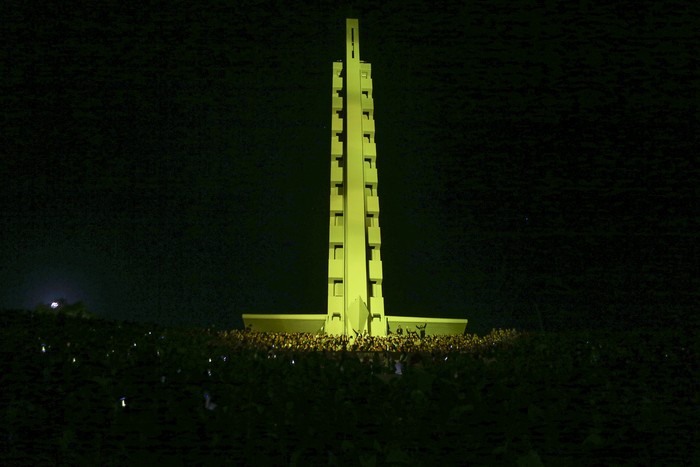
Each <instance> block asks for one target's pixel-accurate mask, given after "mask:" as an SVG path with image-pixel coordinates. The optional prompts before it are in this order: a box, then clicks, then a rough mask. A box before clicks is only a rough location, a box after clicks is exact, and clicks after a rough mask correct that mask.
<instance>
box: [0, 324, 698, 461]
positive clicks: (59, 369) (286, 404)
mask: <svg viewBox="0 0 700 467" xmlns="http://www.w3.org/2000/svg"><path fill="white" fill-rule="evenodd" d="M0 326H1V328H0V351H1V352H2V355H1V358H2V361H1V363H0V364H1V365H2V369H1V370H2V371H1V372H0V378H1V380H0V381H1V382H0V464H2V465H32V466H38V465H91V466H98V465H107V466H125V465H149V464H150V465H153V466H155V465H162V466H166V465H168V466H171V465H187V466H190V465H217V466H218V465H360V466H372V465H377V466H379V465H433V464H435V465H437V464H439V465H498V466H502V465H519V466H538V465H553V466H567V465H606V466H612V465H649V466H652V465H653V466H658V465H674V466H675V465H698V463H700V447H699V446H700V436H699V434H698V433H699V431H698V426H700V416H699V415H698V413H699V411H698V407H699V405H700V395H699V394H700V391H699V390H698V389H699V383H698V381H699V379H698V376H699V375H698V361H697V356H698V343H697V341H696V340H695V338H694V336H693V335H692V334H691V333H690V332H686V331H683V330H636V331H629V332H625V333H619V332H618V333H605V332H596V333H591V332H589V333H571V334H545V335H542V334H521V333H516V332H514V331H494V332H492V333H491V334H490V335H488V336H484V337H477V336H465V337H458V338H455V343H456V344H458V345H453V346H452V348H451V349H450V344H449V342H445V340H444V338H443V339H442V340H440V341H439V342H438V341H436V343H437V344H439V345H434V346H432V347H431V344H430V341H429V338H425V339H428V340H418V338H417V337H415V336H412V337H405V336H404V337H402V338H398V337H396V336H394V337H392V339H393V343H394V344H395V346H394V347H391V348H389V349H388V350H387V348H386V347H385V350H383V351H366V350H365V348H363V349H361V350H359V351H352V350H345V351H343V350H340V351H329V350H313V346H312V345H311V344H310V343H314V342H315V343H317V344H318V347H319V348H326V349H327V346H325V345H324V344H322V343H320V342H321V341H322V340H319V339H318V338H314V337H311V336H299V335H296V336H283V335H270V336H262V335H254V334H252V333H245V332H242V331H233V332H217V331H212V330H207V329H184V328H181V329H165V328H161V327H158V326H155V325H145V324H136V323H116V322H108V321H101V320H88V319H81V318H73V317H65V316H64V317H58V316H52V315H50V314H40V313H34V314H32V313H29V312H19V311H15V312H9V311H5V312H2V313H0ZM410 339H413V340H412V341H411V340H410ZM299 343H301V344H299ZM397 343H398V344H397ZM343 344H346V345H345V347H346V349H348V345H347V344H348V343H347V342H340V343H339V342H338V341H337V340H336V341H334V342H332V343H331V344H330V345H331V346H338V345H340V347H341V348H342V345H343ZM373 345H374V346H375V348H376V343H373ZM273 346H274V347H273ZM394 349H398V350H396V351H394ZM412 349H415V351H414V350H412ZM156 463H158V464H156Z"/></svg>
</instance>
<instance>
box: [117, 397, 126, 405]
mask: <svg viewBox="0 0 700 467" xmlns="http://www.w3.org/2000/svg"><path fill="white" fill-rule="evenodd" d="M119 400H120V401H121V403H122V407H126V397H121V398H119Z"/></svg>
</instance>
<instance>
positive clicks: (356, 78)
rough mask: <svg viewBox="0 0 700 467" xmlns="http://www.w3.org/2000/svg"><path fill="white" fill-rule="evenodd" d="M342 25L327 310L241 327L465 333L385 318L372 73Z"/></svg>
mask: <svg viewBox="0 0 700 467" xmlns="http://www.w3.org/2000/svg"><path fill="white" fill-rule="evenodd" d="M345 24H346V31H345V44H346V46H345V61H342V62H334V63H333V77H332V104H331V107H332V112H331V122H332V123H331V164H330V166H331V183H330V226H329V235H328V309H327V312H326V314H322V313H320V312H321V310H311V311H315V313H311V314H243V322H244V324H245V326H246V327H247V328H248V329H250V330H251V331H259V332H266V331H274V332H309V333H325V334H334V335H348V336H354V335H355V333H358V334H361V333H367V334H369V335H372V336H385V335H386V334H387V332H395V331H396V330H397V329H399V327H401V328H402V329H404V330H406V332H418V331H420V334H421V335H436V334H440V335H445V334H463V333H464V330H465V328H466V326H467V320H466V319H453V318H433V317H414V316H402V315H394V314H392V315H385V314H384V298H383V296H382V260H381V256H380V247H381V235H380V230H379V197H378V196H377V164H376V162H377V148H376V146H375V144H374V101H373V100H372V67H371V65H370V64H369V63H364V62H362V61H361V60H360V34H359V28H358V20H357V19H347V20H346V23H345ZM438 306H439V303H436V308H437V307H438ZM426 311H428V314H431V315H432V314H434V313H435V312H439V311H440V310H439V309H434V310H426Z"/></svg>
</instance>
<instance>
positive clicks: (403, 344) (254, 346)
mask: <svg viewBox="0 0 700 467" xmlns="http://www.w3.org/2000/svg"><path fill="white" fill-rule="evenodd" d="M215 335H216V336H217V337H219V338H221V339H222V340H223V341H225V342H226V343H228V344H229V345H230V346H232V348H234V349H247V350H258V351H271V350H276V351H282V352H284V351H288V352H313V351H322V352H340V351H350V352H353V351H355V352H389V353H431V354H434V353H438V354H447V353H465V352H470V353H474V352H481V351H483V350H485V349H488V348H492V347H494V346H502V345H507V344H508V343H510V342H513V341H514V340H515V339H517V338H518V337H519V336H520V335H521V333H519V332H517V331H516V330H515V329H494V330H492V331H491V332H490V333H489V334H487V335H485V336H477V335H476V334H465V335H428V336H424V337H420V336H419V335H417V334H410V335H409V334H389V335H387V336H381V337H377V336H369V335H366V334H359V335H356V336H331V335H323V334H311V333H283V332H251V331H248V330H243V331H241V330H230V331H221V332H219V333H216V334H215Z"/></svg>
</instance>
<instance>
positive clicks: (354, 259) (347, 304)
mask: <svg viewBox="0 0 700 467" xmlns="http://www.w3.org/2000/svg"><path fill="white" fill-rule="evenodd" d="M345 43H346V46H345V62H334V63H333V94H332V113H331V121H332V124H331V183H330V229H329V241H328V317H327V320H326V326H325V331H326V333H327V334H350V335H352V334H353V333H354V332H358V333H362V332H364V331H366V332H367V333H369V334H371V335H374V336H378V335H379V336H384V335H386V321H385V318H384V299H383V297H382V261H381V256H380V247H381V235H380V230H379V197H378V196H377V165H376V160H377V148H376V145H375V143H374V101H373V100H372V66H371V65H370V64H369V63H365V62H362V61H361V60H360V35H359V28H358V21H357V19H347V20H346V32H345Z"/></svg>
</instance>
